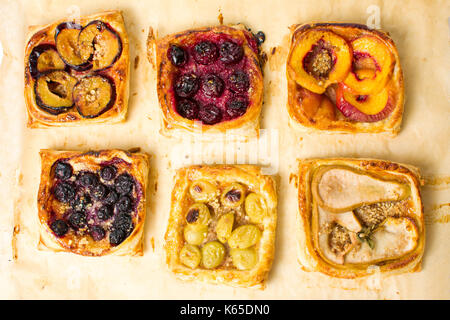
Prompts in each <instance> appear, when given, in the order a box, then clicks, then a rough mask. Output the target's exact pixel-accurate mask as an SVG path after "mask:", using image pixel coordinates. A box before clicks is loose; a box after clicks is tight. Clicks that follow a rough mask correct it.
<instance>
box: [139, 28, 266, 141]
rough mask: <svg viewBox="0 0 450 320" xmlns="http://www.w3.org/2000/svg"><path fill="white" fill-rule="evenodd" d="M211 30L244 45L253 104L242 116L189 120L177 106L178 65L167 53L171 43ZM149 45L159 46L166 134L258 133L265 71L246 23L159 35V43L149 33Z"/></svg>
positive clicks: (237, 135) (205, 136)
mask: <svg viewBox="0 0 450 320" xmlns="http://www.w3.org/2000/svg"><path fill="white" fill-rule="evenodd" d="M209 34H215V35H217V34H223V35H226V36H228V37H230V38H232V39H234V40H235V41H237V42H239V43H240V44H241V46H242V48H243V49H244V57H246V58H247V59H248V60H247V61H248V63H247V65H248V69H246V71H247V74H248V76H249V80H250V88H249V89H248V93H249V97H248V100H249V102H250V105H249V106H248V109H247V111H246V113H245V114H244V115H242V116H240V117H237V118H234V119H232V120H228V121H223V122H219V123H217V124H214V125H207V124H202V123H201V121H196V120H189V119H187V118H184V117H182V116H180V115H179V114H178V112H177V111H176V109H175V103H174V101H175V95H174V92H173V89H172V88H173V84H174V74H175V73H176V72H177V67H176V66H174V65H173V64H172V63H171V62H170V61H169V59H168V57H167V50H168V49H169V47H170V45H173V44H175V45H180V44H182V45H191V44H194V43H195V42H196V41H198V40H197V39H199V38H201V37H205V36H208V35H209ZM147 46H148V47H149V48H150V47H153V46H155V47H156V67H157V91H158V99H159V103H160V107H161V111H162V133H163V134H165V135H168V136H178V137H181V136H182V135H183V133H186V132H189V133H191V134H192V135H193V136H195V137H198V138H203V139H205V140H208V139H217V137H218V135H220V134H222V135H223V134H225V133H227V134H228V135H230V136H231V135H233V136H235V138H236V139H243V140H246V139H248V138H249V137H254V136H258V134H259V118H260V113H261V107H262V100H263V85H264V83H263V75H262V70H261V61H260V56H259V52H258V45H257V43H256V41H255V39H254V36H253V34H252V33H251V32H250V31H248V30H247V28H246V27H245V26H244V25H229V26H227V25H220V26H214V27H206V28H197V29H190V30H186V31H183V32H180V33H176V34H171V35H167V36H165V37H164V38H161V39H157V40H156V43H155V41H154V40H153V38H152V37H149V41H148V43H147ZM148 52H152V50H148ZM148 59H149V60H150V61H153V57H152V56H149V57H148Z"/></svg>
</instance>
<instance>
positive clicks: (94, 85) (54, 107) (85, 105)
mask: <svg viewBox="0 0 450 320" xmlns="http://www.w3.org/2000/svg"><path fill="white" fill-rule="evenodd" d="M128 74H129V53H128V36H127V33H126V30H125V24H124V21H123V17H122V14H121V13H120V12H119V11H108V12H102V13H98V14H94V15H90V16H86V17H81V18H79V19H76V20H60V21H58V22H55V23H52V24H49V25H45V26H37V27H30V29H29V35H28V37H27V45H26V48H25V103H26V107H27V111H28V126H29V127H32V128H45V127H53V126H67V125H72V126H73V125H84V124H88V123H116V122H121V121H123V120H124V119H125V116H126V113H127V108H128Z"/></svg>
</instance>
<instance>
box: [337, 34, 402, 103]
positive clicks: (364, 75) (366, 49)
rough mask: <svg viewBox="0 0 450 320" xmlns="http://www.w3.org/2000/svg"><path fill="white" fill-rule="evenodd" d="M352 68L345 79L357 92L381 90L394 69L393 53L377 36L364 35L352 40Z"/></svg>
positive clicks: (371, 92)
mask: <svg viewBox="0 0 450 320" xmlns="http://www.w3.org/2000/svg"><path fill="white" fill-rule="evenodd" d="M351 46H352V49H353V64H352V70H351V72H349V73H348V76H347V78H346V79H345V80H344V83H345V85H347V86H348V87H349V88H350V89H352V91H353V92H354V93H355V94H374V93H378V92H380V91H381V90H382V89H383V88H384V86H385V84H386V81H387V79H388V75H389V74H390V72H391V70H392V64H393V61H394V60H393V59H392V54H391V52H390V50H389V48H388V47H387V46H386V44H384V43H383V41H382V40H380V39H378V38H377V37H375V36H362V37H360V38H357V39H355V40H353V41H352V42H351Z"/></svg>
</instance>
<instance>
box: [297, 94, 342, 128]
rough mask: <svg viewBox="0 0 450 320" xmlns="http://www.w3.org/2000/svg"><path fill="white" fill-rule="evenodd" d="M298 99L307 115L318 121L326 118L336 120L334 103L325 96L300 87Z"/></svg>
mask: <svg viewBox="0 0 450 320" xmlns="http://www.w3.org/2000/svg"><path fill="white" fill-rule="evenodd" d="M298 99H299V103H300V105H301V107H302V109H303V112H304V113H305V115H306V116H307V117H308V118H310V119H314V120H317V119H319V118H325V119H329V120H335V119H336V114H335V108H334V105H333V103H332V102H331V101H330V99H328V97H326V96H325V95H320V94H317V93H314V92H312V91H309V90H307V89H305V88H302V87H300V86H299V88H298Z"/></svg>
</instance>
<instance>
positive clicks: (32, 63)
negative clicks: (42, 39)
mask: <svg viewBox="0 0 450 320" xmlns="http://www.w3.org/2000/svg"><path fill="white" fill-rule="evenodd" d="M28 66H29V70H30V74H31V76H32V77H33V78H37V77H38V76H39V74H41V73H44V72H46V71H50V70H64V68H65V67H66V64H65V63H64V61H63V60H62V59H61V57H60V56H59V54H58V51H56V48H55V46H54V45H51V44H42V45H39V46H37V47H35V48H33V50H32V51H31V53H30V57H29V60H28Z"/></svg>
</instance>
